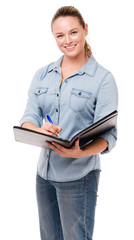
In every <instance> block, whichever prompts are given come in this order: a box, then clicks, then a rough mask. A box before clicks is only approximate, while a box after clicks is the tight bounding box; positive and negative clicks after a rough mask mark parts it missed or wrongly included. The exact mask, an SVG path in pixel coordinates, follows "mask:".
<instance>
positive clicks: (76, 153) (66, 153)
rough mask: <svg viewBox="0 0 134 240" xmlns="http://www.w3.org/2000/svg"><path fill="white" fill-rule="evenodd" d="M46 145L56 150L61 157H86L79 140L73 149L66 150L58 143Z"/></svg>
mask: <svg viewBox="0 0 134 240" xmlns="http://www.w3.org/2000/svg"><path fill="white" fill-rule="evenodd" d="M46 144H47V145H48V146H49V147H50V148H51V149H52V150H54V151H55V152H56V153H58V154H59V155H60V156H61V157H72V158H81V157H84V151H83V150H81V149H80V147H79V139H77V140H76V141H75V144H74V146H73V147H71V148H69V149H68V148H64V147H63V146H61V145H60V144H58V143H56V142H52V143H50V142H46Z"/></svg>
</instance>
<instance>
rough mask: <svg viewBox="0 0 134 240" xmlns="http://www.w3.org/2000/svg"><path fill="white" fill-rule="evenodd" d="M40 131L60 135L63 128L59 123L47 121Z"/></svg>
mask: <svg viewBox="0 0 134 240" xmlns="http://www.w3.org/2000/svg"><path fill="white" fill-rule="evenodd" d="M40 131H41V132H42V133H45V134H49V135H53V136H56V137H57V136H58V135H59V134H60V132H61V131H62V128H61V127H59V126H58V125H54V124H51V123H50V122H45V123H44V124H43V125H42V126H41V128H40Z"/></svg>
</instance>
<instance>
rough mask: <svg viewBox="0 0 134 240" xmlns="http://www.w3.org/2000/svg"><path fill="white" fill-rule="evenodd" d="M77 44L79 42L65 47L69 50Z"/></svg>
mask: <svg viewBox="0 0 134 240" xmlns="http://www.w3.org/2000/svg"><path fill="white" fill-rule="evenodd" d="M76 45H77V44H75V45H71V46H66V47H65V48H66V49H68V50H71V49H73V48H74V47H76Z"/></svg>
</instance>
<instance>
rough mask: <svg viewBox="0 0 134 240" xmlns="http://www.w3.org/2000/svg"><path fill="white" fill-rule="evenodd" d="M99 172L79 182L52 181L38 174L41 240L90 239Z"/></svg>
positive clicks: (93, 172) (96, 171)
mask: <svg viewBox="0 0 134 240" xmlns="http://www.w3.org/2000/svg"><path fill="white" fill-rule="evenodd" d="M99 176H100V171H99V170H94V171H91V172H90V173H89V174H88V175H86V176H85V177H83V178H82V179H80V180H77V181H73V182H66V183H64V182H62V183H59V182H53V181H48V180H44V179H43V178H41V177H40V176H39V175H38V174H37V178H36V190H37V203H38V211H39V222H40V234H41V240H63V239H64V240H92V236H93V229H94V217H95V207H96V201H97V191H98V183H99Z"/></svg>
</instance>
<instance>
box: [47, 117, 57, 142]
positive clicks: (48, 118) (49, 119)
mask: <svg viewBox="0 0 134 240" xmlns="http://www.w3.org/2000/svg"><path fill="white" fill-rule="evenodd" d="M46 118H47V120H48V122H50V123H51V124H53V121H52V120H51V118H50V117H49V115H48V114H46ZM57 136H58V137H59V133H57Z"/></svg>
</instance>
